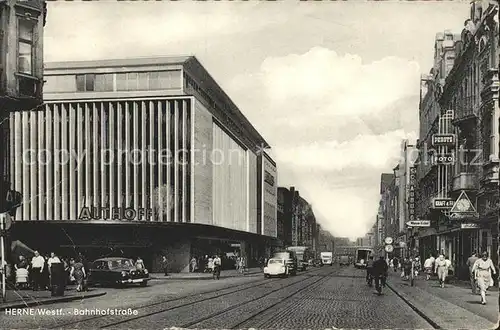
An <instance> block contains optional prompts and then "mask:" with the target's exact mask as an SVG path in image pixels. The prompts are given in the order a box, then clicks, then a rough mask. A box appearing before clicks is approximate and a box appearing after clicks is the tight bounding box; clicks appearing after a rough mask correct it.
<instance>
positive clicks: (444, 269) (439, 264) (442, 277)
mask: <svg viewBox="0 0 500 330" xmlns="http://www.w3.org/2000/svg"><path fill="white" fill-rule="evenodd" d="M434 265H435V270H436V273H437V276H438V279H439V284H440V285H441V287H442V288H444V282H445V281H446V277H447V276H448V262H446V259H445V257H444V255H442V254H440V255H439V258H437V259H436V261H435V264H434Z"/></svg>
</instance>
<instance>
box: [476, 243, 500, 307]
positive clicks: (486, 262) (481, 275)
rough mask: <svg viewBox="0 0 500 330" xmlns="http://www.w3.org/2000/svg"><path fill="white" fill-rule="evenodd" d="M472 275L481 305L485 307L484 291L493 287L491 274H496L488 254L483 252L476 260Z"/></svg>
mask: <svg viewBox="0 0 500 330" xmlns="http://www.w3.org/2000/svg"><path fill="white" fill-rule="evenodd" d="M472 273H473V274H474V277H475V279H476V282H477V285H478V286H479V289H480V290H481V304H483V305H486V290H488V288H489V287H490V286H493V278H492V277H491V273H493V274H496V270H495V266H494V265H493V262H492V261H491V259H490V258H489V257H488V252H483V254H482V255H481V259H478V260H476V262H475V263H474V266H473V268H472Z"/></svg>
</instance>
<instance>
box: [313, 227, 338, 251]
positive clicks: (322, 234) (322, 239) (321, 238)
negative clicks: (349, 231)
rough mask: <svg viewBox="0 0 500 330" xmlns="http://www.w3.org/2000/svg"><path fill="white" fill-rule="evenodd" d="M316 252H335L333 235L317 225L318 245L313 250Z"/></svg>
mask: <svg viewBox="0 0 500 330" xmlns="http://www.w3.org/2000/svg"><path fill="white" fill-rule="evenodd" d="M315 250H316V251H317V252H333V251H334V250H335V241H334V238H333V235H332V234H330V232H328V231H327V230H325V229H323V228H322V227H321V225H318V244H317V246H316V249H315Z"/></svg>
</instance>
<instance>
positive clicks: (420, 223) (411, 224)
mask: <svg viewBox="0 0 500 330" xmlns="http://www.w3.org/2000/svg"><path fill="white" fill-rule="evenodd" d="M406 225H407V226H408V227H430V226H431V221H430V220H413V221H408V222H407V223H406Z"/></svg>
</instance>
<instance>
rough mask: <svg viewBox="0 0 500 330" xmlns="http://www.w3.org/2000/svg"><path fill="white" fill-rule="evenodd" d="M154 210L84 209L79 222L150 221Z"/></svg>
mask: <svg viewBox="0 0 500 330" xmlns="http://www.w3.org/2000/svg"><path fill="white" fill-rule="evenodd" d="M152 216H153V210H152V209H150V208H138V209H135V208H133V207H113V208H110V207H100V206H98V207H94V206H92V207H86V206H84V207H82V209H81V210H80V215H79V216H78V220H127V221H133V220H148V221H149V220H150V219H151V217H152Z"/></svg>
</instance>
